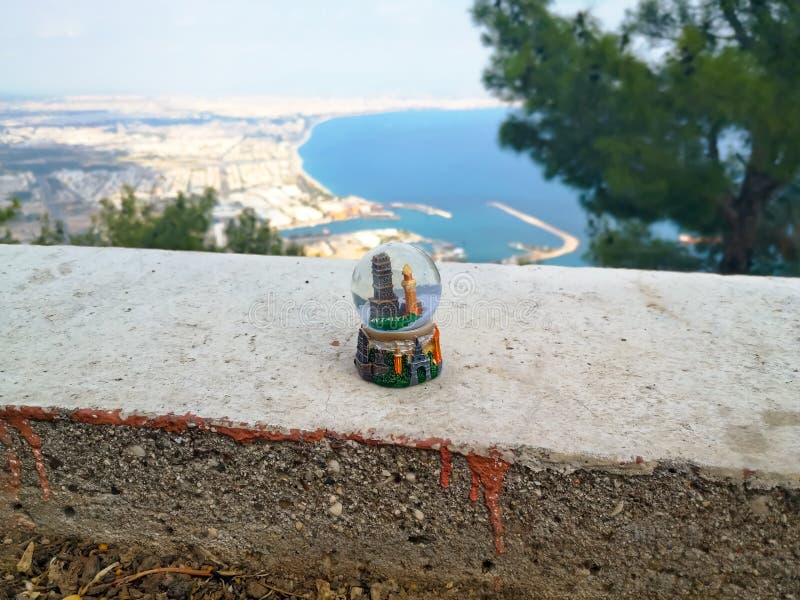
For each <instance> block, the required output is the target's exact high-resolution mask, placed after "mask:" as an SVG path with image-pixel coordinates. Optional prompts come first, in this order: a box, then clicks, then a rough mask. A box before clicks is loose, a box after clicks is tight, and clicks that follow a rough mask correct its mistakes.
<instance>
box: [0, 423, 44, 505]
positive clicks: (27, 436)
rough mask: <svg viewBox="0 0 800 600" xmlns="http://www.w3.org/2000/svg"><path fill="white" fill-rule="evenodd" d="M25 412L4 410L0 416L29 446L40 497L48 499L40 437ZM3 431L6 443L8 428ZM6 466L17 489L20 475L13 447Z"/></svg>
mask: <svg viewBox="0 0 800 600" xmlns="http://www.w3.org/2000/svg"><path fill="white" fill-rule="evenodd" d="M26 414H28V413H26V412H25V411H18V412H12V411H10V410H4V411H3V412H2V413H0V418H3V419H4V421H5V423H7V424H8V425H9V426H11V427H12V428H13V429H16V430H17V432H18V433H19V435H20V436H21V437H22V439H23V440H25V441H26V442H27V443H28V445H29V446H30V448H31V454H33V462H34V464H35V465H36V473H37V474H38V475H39V485H40V486H41V488H42V498H44V499H45V500H48V499H49V498H50V483H49V482H48V481H47V471H46V470H45V468H44V456H43V455H42V438H40V437H39V436H38V435H36V433H35V432H34V431H33V429H32V428H31V424H30V423H29V422H28V419H26V418H25V415H26ZM33 414H34V415H35V416H42V415H40V414H39V411H33ZM48 417H49V415H48ZM50 418H52V417H50ZM5 433H6V436H3V438H4V439H3V443H4V444H6V439H5V438H6V437H7V438H8V441H11V440H10V437H11V436H10V435H8V430H6V431H5ZM12 454H13V456H12ZM8 466H9V470H10V471H11V480H12V486H13V485H15V484H16V489H17V490H18V489H19V481H20V475H21V473H20V464H19V460H18V459H17V455H16V452H14V449H13V447H11V451H10V452H9V455H8Z"/></svg>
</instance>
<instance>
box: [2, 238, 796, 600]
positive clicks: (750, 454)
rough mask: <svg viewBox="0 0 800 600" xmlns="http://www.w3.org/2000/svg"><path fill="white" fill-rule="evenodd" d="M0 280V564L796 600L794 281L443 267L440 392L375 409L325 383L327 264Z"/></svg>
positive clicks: (48, 267)
mask: <svg viewBox="0 0 800 600" xmlns="http://www.w3.org/2000/svg"><path fill="white" fill-rule="evenodd" d="M0 265H2V266H0V307H2V311H3V319H2V321H0V340H2V352H0V443H2V444H3V445H4V446H5V447H6V452H7V456H8V460H7V463H8V464H7V467H8V468H7V471H6V472H5V473H3V474H2V475H0V477H2V479H3V481H2V482H0V483H4V484H5V485H6V487H7V489H6V493H5V494H4V495H3V496H2V501H0V523H6V524H9V525H8V527H7V529H8V531H9V532H11V534H12V535H13V536H15V539H18V540H22V539H23V538H24V537H25V536H26V535H30V533H31V532H32V531H38V532H54V533H57V534H60V535H66V534H68V535H76V536H82V537H91V538H96V537H97V536H102V537H105V538H106V539H108V540H110V541H115V540H131V541H138V542H141V541H142V540H145V541H147V542H148V543H152V544H153V545H154V546H156V547H160V548H168V547H176V546H177V545H180V544H187V543H188V544H193V545H196V546H198V547H203V548H207V549H209V551H213V552H219V553H221V554H224V555H225V556H227V557H232V558H235V559H236V560H240V561H242V562H247V563H249V564H257V565H260V566H262V567H263V568H267V569H274V570H281V571H284V572H291V573H298V574H306V575H314V574H319V575H320V576H322V577H328V578H330V577H334V576H335V577H340V578H349V580H351V581H355V582H359V581H360V582H366V581H370V580H374V579H375V578H382V577H383V578H393V579H396V580H406V581H408V580H413V581H415V582H417V583H419V584H420V585H422V586H423V587H424V586H428V589H429V590H435V589H439V588H437V586H439V587H441V586H443V585H445V584H446V583H448V582H449V583H452V582H453V581H457V582H458V586H457V589H459V590H461V592H460V593H461V596H462V597H508V598H520V597H578V598H580V597H587V598H590V597H632V598H639V597H672V596H678V595H681V596H695V597H724V598H727V597H742V598H752V597H763V598H775V597H778V598H780V597H785V598H791V597H800V571H799V570H798V566H797V565H798V564H800V526H799V525H800V496H799V495H798V490H797V488H798V486H799V485H800V473H799V471H800V469H798V465H800V352H798V351H797V349H798V348H800V318H799V317H798V315H800V281H794V280H786V279H774V278H751V277H728V278H723V277H719V276H713V275H701V274H692V275H686V274H672V273H653V272H639V271H611V270H601V269H560V268H553V267H551V268H547V267H523V268H509V267H503V266H498V265H470V264H445V265H442V267H441V268H442V275H443V284H444V289H445V291H444V297H443V301H442V305H441V307H440V310H439V312H438V313H437V314H438V317H437V321H438V323H439V326H440V328H441V330H442V346H443V354H444V360H445V363H446V368H445V370H444V372H443V375H442V376H441V377H440V378H438V379H437V380H435V381H433V382H429V383H427V384H425V385H424V386H421V387H415V388H410V389H407V390H393V389H385V388H381V387H378V386H375V385H371V384H369V383H366V382H363V381H362V380H360V378H359V377H358V375H357V374H356V372H355V369H354V368H353V365H352V357H353V353H354V350H355V332H356V330H357V325H358V322H357V320H356V316H355V313H354V311H353V310H352V308H351V304H350V299H349V276H350V272H351V270H352V266H353V264H352V263H351V262H349V261H328V260H322V259H295V258H282V257H248V256H234V255H213V254H191V253H169V252H157V251H135V250H121V249H80V248H52V247H51V248H31V247H0ZM37 407H38V408H37ZM40 409H41V410H40ZM170 415H174V416H170ZM451 453H452V455H451ZM450 462H452V474H451V475H450V477H449V485H447V486H445V485H443V484H445V483H448V482H447V481H446V480H447V479H448V477H447V474H448V473H449V468H448V467H449V464H450ZM443 470H444V474H443V473H442V471H443ZM470 496H472V497H473V498H474V499H475V501H474V502H473V501H470V499H469V498H470ZM45 497H47V499H45ZM503 550H505V552H502V551H503ZM6 558H7V557H5V556H2V552H0V561H2V560H5V559H6ZM442 589H443V590H449V592H446V593H448V594H450V595H451V596H452V593H453V592H452V590H453V589H454V588H453V587H452V586H451V587H450V588H447V587H445V588H442ZM432 593H433V592H432ZM442 593H443V594H444V593H445V592H444V591H443V592H442Z"/></svg>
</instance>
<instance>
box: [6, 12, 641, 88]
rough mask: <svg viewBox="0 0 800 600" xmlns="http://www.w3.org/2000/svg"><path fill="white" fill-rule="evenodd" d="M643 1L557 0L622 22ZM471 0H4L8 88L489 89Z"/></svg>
mask: <svg viewBox="0 0 800 600" xmlns="http://www.w3.org/2000/svg"><path fill="white" fill-rule="evenodd" d="M633 3H634V0H555V2H554V5H555V7H556V9H557V10H559V11H561V12H565V13H574V12H576V11H577V10H581V9H585V8H587V7H588V8H590V9H591V10H592V12H593V13H594V14H595V15H596V16H598V17H599V18H600V19H601V21H603V22H604V23H605V24H607V25H610V26H614V25H616V24H617V23H618V22H619V21H620V20H621V18H622V16H623V14H624V10H625V8H626V7H630V6H631V5H632V4H633ZM470 6H471V2H470V1H469V0H340V1H338V2H336V1H333V0H227V1H223V0H135V1H131V0H0V73H2V77H1V78H0V94H5V95H22V96H24V95H38V96H42V95H45V96H47V95H50V96H60V95H76V94H142V95H159V94H189V95H202V96H226V95H246V94H269V95H283V96H315V97H319V96H322V97H332V96H337V97H351V96H367V97H378V96H391V97H403V98H409V97H414V98H428V97H430V98H474V97H485V96H486V92H485V91H484V90H483V88H482V86H481V81H480V75H481V70H482V68H483V67H484V65H485V64H486V62H487V57H488V50H487V49H486V48H484V47H482V46H481V44H480V39H479V32H478V30H477V28H476V27H475V26H474V25H473V23H472V21H471V18H470V16H469V8H470Z"/></svg>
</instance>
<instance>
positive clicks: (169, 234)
mask: <svg viewBox="0 0 800 600" xmlns="http://www.w3.org/2000/svg"><path fill="white" fill-rule="evenodd" d="M216 203H217V195H216V192H215V191H214V190H213V189H211V188H209V189H207V190H206V191H205V193H204V194H203V195H201V196H189V197H187V196H185V195H184V194H178V197H177V198H176V199H175V200H173V201H170V202H168V203H167V204H166V205H165V206H163V207H162V209H161V210H160V211H159V210H157V209H156V207H155V206H154V205H153V204H151V203H147V202H143V201H141V200H139V199H138V198H136V194H135V193H134V190H133V189H132V188H130V187H124V188H123V189H122V196H121V198H120V201H119V203H118V204H117V203H114V202H112V201H111V200H107V199H105V200H102V201H101V202H100V212H99V214H98V215H96V216H95V218H94V219H93V221H92V226H91V227H90V228H89V229H88V230H87V231H85V232H83V233H79V234H76V235H72V236H71V237H70V242H71V243H73V244H75V245H79V246H122V247H126V248H159V249H162V250H195V251H203V250H205V251H212V250H223V251H224V250H227V251H231V252H239V253H244V254H282V253H283V252H284V250H285V252H286V253H287V254H293V255H302V253H303V251H302V248H301V247H299V246H296V245H294V244H289V245H288V246H286V248H285V249H284V244H283V242H282V240H281V238H280V237H279V236H278V234H277V231H276V230H274V229H273V228H271V227H270V226H269V223H268V222H263V223H262V222H259V221H258V219H257V217H256V214H255V212H254V211H253V210H252V209H249V208H248V209H245V210H244V211H243V212H242V213H241V214H240V215H239V216H238V218H236V219H232V220H230V221H229V222H228V224H227V226H226V229H225V232H226V234H227V237H228V244H227V245H226V246H225V247H224V248H216V247H214V246H212V245H210V244H209V243H208V242H207V241H206V237H207V235H208V231H209V227H210V225H211V211H212V210H213V208H214V206H215V205H216Z"/></svg>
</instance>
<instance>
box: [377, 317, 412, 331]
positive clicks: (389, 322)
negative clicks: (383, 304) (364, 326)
mask: <svg viewBox="0 0 800 600" xmlns="http://www.w3.org/2000/svg"><path fill="white" fill-rule="evenodd" d="M417 319H419V316H418V315H415V314H414V313H409V314H407V315H400V316H398V317H382V318H377V319H370V321H369V326H370V327H372V329H378V330H380V331H395V330H397V329H402V328H403V327H406V326H407V325H409V324H410V323H413V322H414V321H416V320H417Z"/></svg>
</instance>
